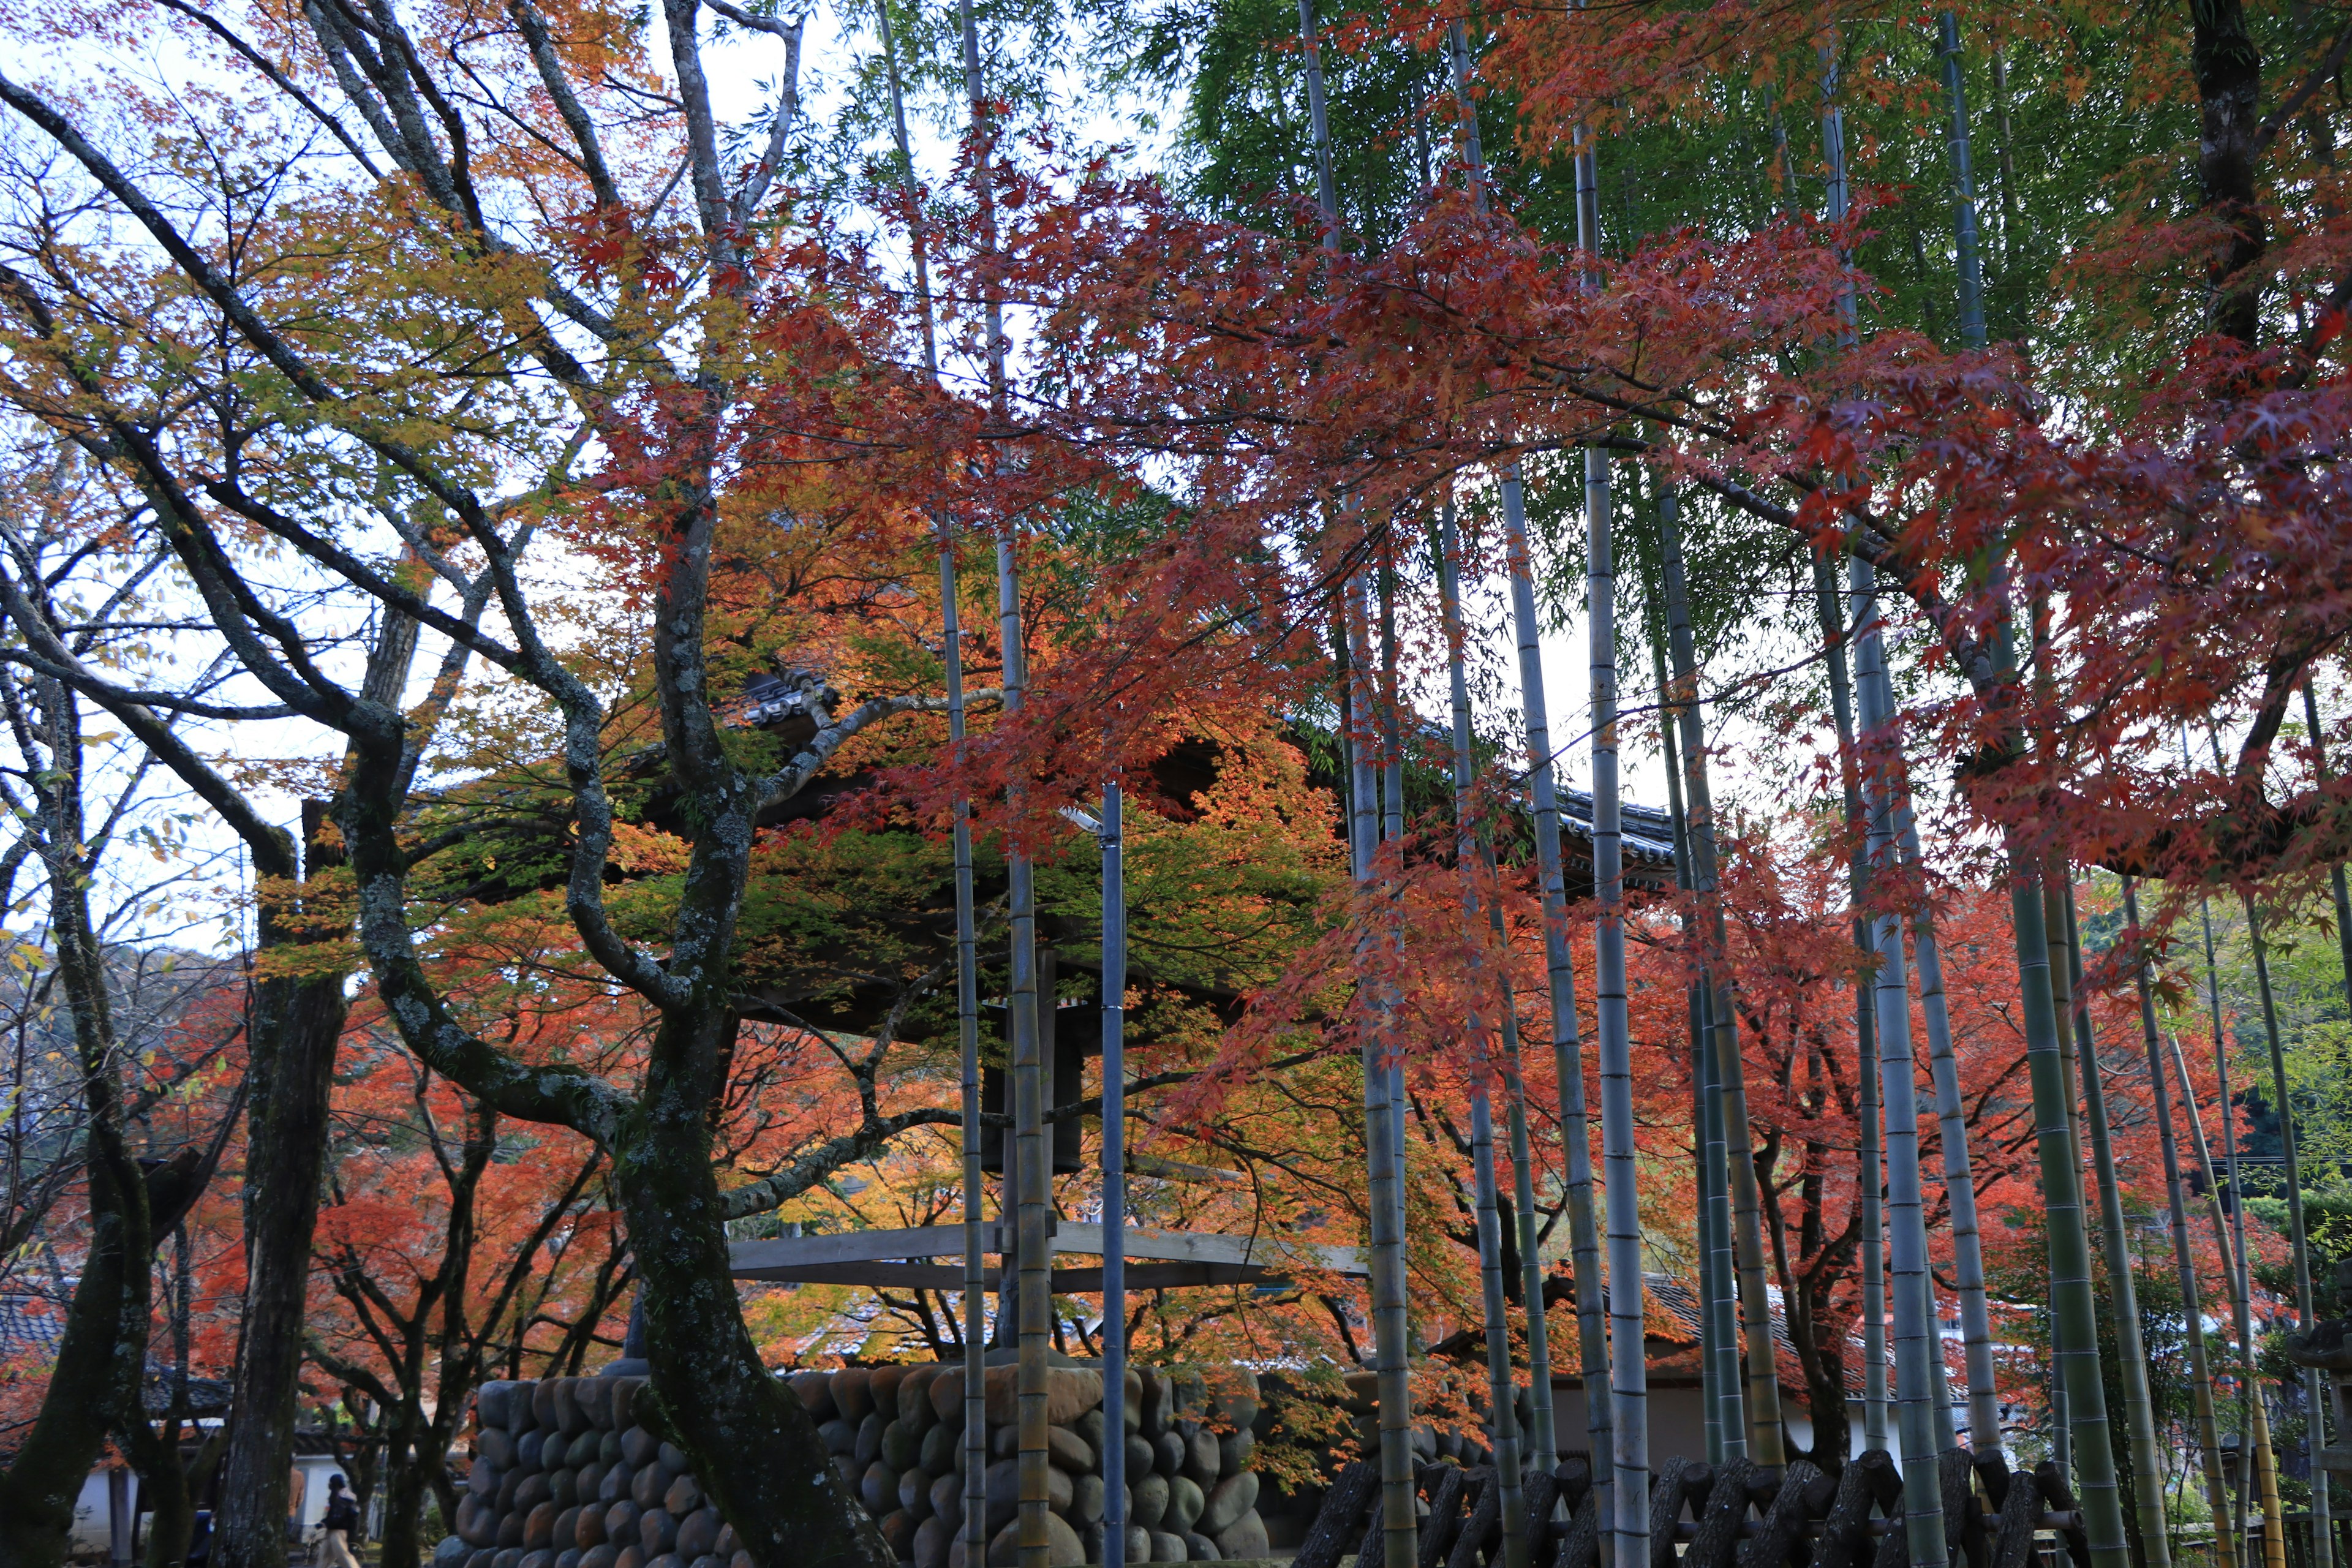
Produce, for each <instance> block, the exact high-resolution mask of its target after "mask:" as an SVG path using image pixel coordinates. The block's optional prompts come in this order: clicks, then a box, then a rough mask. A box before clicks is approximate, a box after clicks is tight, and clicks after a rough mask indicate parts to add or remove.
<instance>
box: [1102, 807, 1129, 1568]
mask: <svg viewBox="0 0 2352 1568" xmlns="http://www.w3.org/2000/svg"><path fill="white" fill-rule="evenodd" d="M1122 815H1123V809H1122V802H1121V801H1120V799H1119V787H1118V775H1117V774H1113V775H1112V776H1111V777H1110V778H1108V779H1106V780H1104V781H1103V793H1102V909H1103V914H1102V1129H1103V1131H1102V1178H1103V1208H1102V1230H1103V1254H1102V1260H1103V1278H1102V1297H1103V1327H1102V1336H1103V1342H1102V1363H1103V1451H1102V1477H1103V1547H1102V1560H1103V1568H1125V1564H1126V1562H1127V1497H1126V1492H1127V1231H1126V1226H1127V1055H1126V1022H1127V860H1126V848H1125V843H1124V839H1123V837H1122V832H1123V828H1122V824H1121V816H1122Z"/></svg>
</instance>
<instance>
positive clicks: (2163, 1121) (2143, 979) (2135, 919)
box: [2124, 878, 2238, 1568]
mask: <svg viewBox="0 0 2352 1568" xmlns="http://www.w3.org/2000/svg"><path fill="white" fill-rule="evenodd" d="M2124 918H2125V919H2126V920H2127V921H2130V922H2131V924H2132V929H2133V930H2135V931H2137V930H2138V929H2139V889H2137V887H2135V886H2134V885H2133V884H2132V882H2131V880H2130V879H2128V878H2127V879H2125V882H2124ZM2132 980H2133V984H2135V986H2136V987H2137V990H2138V993H2139V1029H2140V1043H2141V1044H2142V1045H2143V1046H2144V1047H2147V1082H2148V1094H2149V1102H2150V1104H2151V1105H2152V1106H2153V1108H2154V1110H2155V1111H2156V1133H2157V1139H2158V1143H2159V1144H2160V1146H2161V1147H2162V1149H2163V1152H2164V1200H2165V1213H2166V1216H2167V1218H2168V1219H2169V1220H2170V1222H2171V1226H2172V1266H2173V1269H2174V1271H2175V1273H2176V1274H2177V1275H2178V1276H2179V1281H2180V1317H2181V1322H2182V1324H2183V1332H2184V1337H2185V1338H2186V1339H2187V1341H2188V1344H2189V1399H2190V1403H2191V1405H2192V1407H2193V1411H2194V1415H2195V1419H2196V1422H2197V1451H2198V1456H2199V1458H2200V1459H2201V1461H2202V1462H2203V1466H2204V1470H2205V1499H2206V1503H2207V1505H2208V1506H2209V1507H2210V1509H2211V1510H2212V1511H2213V1526H2214V1528H2213V1561H2214V1568H2235V1564H2236V1563H2237V1560H2238V1552H2237V1542H2235V1541H2234V1540H2233V1539H2231V1535H2232V1532H2231V1531H2230V1530H2229V1529H2228V1528H2227V1521H2228V1520H2229V1516H2230V1483H2229V1481H2228V1479H2227V1478H2226V1477H2224V1476H2223V1475H2222V1473H2221V1426H2220V1424H2219V1423H2218V1422H2217V1421H2216V1420H2215V1419H2214V1412H2213V1373H2212V1367H2211V1363H2210V1362H2209V1361H2208V1360H2207V1359H2206V1354H2205V1311H2204V1308H2203V1306H2202V1305H2201V1304H2200V1299H2199V1292H2198V1289H2197V1265H2196V1261H2195V1259H2194V1258H2193V1257H2192V1256H2191V1255H2190V1252H2189V1208H2188V1204H2187V1202H2186V1200H2185V1199H2184V1198H2183V1197H2182V1188H2181V1181H2180V1148H2179V1142H2178V1141H2177V1140H2176V1139H2175V1138H2174V1136H2173V1131H2172V1096H2171V1094H2170V1093H2169V1092H2168V1090H2167V1089H2166V1085H2165V1079H2166V1076H2167V1070H2166V1068H2165V1065H2164V1043H2163V1041H2162V1039H2161V1038H2160V1037H2158V1032H2157V1026H2156V992H2155V988H2154V987H2153V986H2151V985H2150V984H2148V977H2147V957H2146V955H2145V954H2143V955H2142V956H2141V957H2140V960H2139V962H2138V963H2135V964H2134V965H2133V966H2132Z"/></svg>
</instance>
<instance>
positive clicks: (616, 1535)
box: [434, 1363, 1273, 1568]
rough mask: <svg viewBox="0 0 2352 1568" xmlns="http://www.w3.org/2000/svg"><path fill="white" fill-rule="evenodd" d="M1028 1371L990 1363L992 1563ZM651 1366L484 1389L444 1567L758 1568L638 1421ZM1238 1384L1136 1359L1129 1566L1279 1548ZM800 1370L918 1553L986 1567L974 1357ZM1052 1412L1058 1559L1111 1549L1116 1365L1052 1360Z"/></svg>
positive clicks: (901, 1549) (905, 1553) (1007, 1545)
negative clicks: (971, 1545)
mask: <svg viewBox="0 0 2352 1568" xmlns="http://www.w3.org/2000/svg"><path fill="white" fill-rule="evenodd" d="M1015 1376H1016V1372H1015V1369H1014V1368H1013V1367H1012V1366H1011V1365H1003V1366H991V1367H989V1368H988V1369H987V1376H986V1383H987V1402H986V1414H985V1419H986V1426H985V1427H984V1431H983V1436H984V1437H985V1440H986V1452H987V1455H988V1459H987V1469H986V1471H985V1473H984V1480H983V1484H984V1487H985V1489H986V1496H987V1500H986V1504H985V1506H986V1509H987V1513H986V1517H985V1525H986V1531H987V1534H988V1538H989V1548H988V1552H987V1562H988V1564H989V1568H1010V1565H1011V1564H1012V1563H1013V1562H1014V1559H1015V1544H1014V1538H1015V1534H1016V1530H1017V1527H1016V1525H1015V1524H1014V1522H1013V1520H1014V1515H1015V1512H1016V1511H1017V1509H1018V1504H1019V1478H1018V1470H1019V1460H1018V1458H1017V1453H1018V1433H1017V1430H1016V1428H1015V1426H1014V1413H1015V1390H1014V1381H1015ZM644 1381H645V1380H644V1379H642V1378H636V1377H579V1378H552V1379H548V1380H545V1381H541V1382H521V1383H504V1382H501V1383H489V1384H483V1385H482V1387H481V1389H480V1390H479V1392H478V1394H477V1395H476V1398H475V1419H476V1422H477V1431H476V1434H475V1437H474V1460H473V1464H472V1466H471V1468H470V1469H469V1471H468V1473H467V1482H466V1492H465V1496H464V1499H463V1500H462V1501H461V1502H460V1504H459V1506H458V1510H457V1519H456V1521H454V1523H455V1525H456V1527H457V1533H456V1534H454V1535H452V1536H450V1537H449V1538H447V1539H446V1540H445V1541H443V1542H441V1544H440V1547H439V1548H438V1549H437V1550H436V1552H435V1553H434V1563H435V1568H753V1565H752V1563H751V1556H750V1554H749V1553H748V1552H743V1551H741V1550H740V1548H739V1546H738V1544H737V1542H736V1540H735V1532H734V1531H733V1530H732V1528H731V1527H730V1526H729V1525H728V1524H727V1523H726V1521H724V1520H722V1519H720V1518H719V1510H717V1509H716V1508H714V1507H712V1506H710V1505H709V1502H708V1501H707V1500H705V1499H704V1497H703V1495H702V1489H701V1488H700V1486H699V1485H698V1483H697V1482H696V1479H695V1477H694V1475H693V1473H692V1471H691V1470H690V1469H689V1468H688V1464H687V1459H686V1456H685V1455H684V1454H682V1453H680V1452H679V1451H678V1450H677V1448H676V1447H672V1446H671V1445H669V1444H667V1443H665V1442H663V1441H661V1439H660V1438H659V1437H658V1436H656V1435H655V1434H654V1433H652V1432H651V1431H649V1430H647V1429H646V1427H644V1426H639V1425H636V1424H635V1421H634V1419H633V1411H634V1409H635V1401H636V1394H637V1391H638V1389H639V1388H641V1387H642V1386H643V1385H644ZM1219 1384H1220V1389H1219V1391H1218V1392H1217V1393H1214V1394H1213V1393H1212V1392H1211V1391H1210V1389H1209V1388H1208V1386H1207V1384H1205V1383H1204V1382H1203V1380H1202V1378H1201V1377H1200V1376H1199V1375H1198V1374H1197V1373H1181V1372H1180V1373H1176V1374H1174V1375H1172V1376H1171V1374H1169V1373H1161V1372H1157V1371H1150V1370H1147V1371H1141V1372H1138V1371H1133V1370H1130V1371H1129V1373H1128V1389H1127V1419H1126V1423H1125V1425H1126V1426H1127V1431H1126V1432H1125V1433H1124V1434H1123V1440H1124V1443H1125V1447H1126V1451H1127V1518H1128V1521H1129V1531H1128V1542H1127V1560H1128V1562H1129V1563H1182V1562H1203V1561H1208V1562H1213V1561H1217V1560H1221V1559H1228V1558H1260V1557H1264V1556H1265V1555H1266V1554H1267V1551H1268V1541H1267V1532H1266V1523H1265V1519H1264V1517H1263V1516H1262V1515H1261V1514H1260V1512H1259V1510H1258V1502H1259V1496H1258V1491H1259V1481H1258V1476H1257V1474H1256V1472H1255V1470H1254V1469H1252V1468H1251V1455H1252V1452H1253V1450H1254V1449H1255V1446H1256V1438H1255V1435H1254V1433H1253V1430H1252V1427H1253V1425H1254V1424H1255V1422H1257V1421H1258V1419H1259V1415H1260V1413H1259V1409H1258V1403H1257V1398H1256V1384H1255V1380H1253V1379H1251V1378H1250V1376H1249V1374H1248V1373H1220V1374H1219ZM789 1385H790V1386H791V1388H792V1390H793V1393H794V1394H797V1395H798V1396H799V1398H800V1401H801V1403H802V1404H803V1405H804V1406H805V1407H806V1408H807V1410H808V1412H809V1414H810V1415H811V1416H812V1417H814V1419H815V1421H816V1422H817V1424H818V1425H817V1429H818V1433H819V1435H820V1436H822V1437H823V1438H824V1443H825V1446H826V1447H827V1448H828V1449H829V1450H830V1451H831V1452H832V1454H833V1456H834V1463H835V1466H836V1467H837V1468H839V1470H840V1472H841V1475H842V1479H844V1480H845V1482H846V1483H847V1484H848V1487H849V1489H850V1491H851V1493H852V1495H854V1496H856V1498H857V1499H858V1500H859V1501H860V1502H862V1503H863V1504H864V1506H865V1507H866V1510H867V1511H868V1512H870V1513H871V1514H872V1515H873V1516H874V1519H875V1521H876V1523H877V1525H878V1527H879V1528H880V1530H881V1533H882V1538H883V1540H884V1541H885V1542H887V1543H888V1544H889V1547H890V1549H891V1551H892V1552H893V1553H894V1554H896V1555H897V1557H898V1559H899V1561H901V1562H904V1563H912V1564H914V1568H966V1564H965V1562H964V1543H963V1540H962V1528H961V1527H962V1520H963V1502H964V1497H963V1494H964V1464H965V1450H964V1445H963V1426H964V1404H963V1400H964V1376H963V1367H962V1365H961V1363H919V1364H915V1365H892V1366H883V1367H871V1368H868V1367H855V1368H847V1369H845V1370H842V1371H839V1372H803V1373H796V1374H794V1375H793V1377H792V1378H791V1379H789ZM1227 1385H1230V1386H1227ZM1046 1414H1047V1419H1048V1421H1049V1423H1050V1426H1049V1438H1050V1443H1049V1448H1048V1458H1049V1460H1050V1462H1051V1465H1052V1469H1051V1472H1050V1477H1051V1485H1050V1489H1049V1490H1050V1506H1051V1508H1052V1516H1051V1520H1050V1521H1049V1525H1048V1530H1049V1533H1050V1536H1051V1540H1052V1552H1053V1563H1054V1564H1055V1568H1076V1565H1077V1564H1080V1563H1098V1562H1100V1561H1101V1560H1102V1546H1103V1538H1102V1517H1103V1502H1104V1492H1103V1479H1102V1456H1103V1449H1104V1446H1105V1443H1106V1440H1107V1436H1108V1434H1107V1433H1106V1430H1105V1426H1104V1417H1103V1409H1102V1373H1100V1372H1099V1371H1097V1370H1096V1369H1094V1368H1092V1367H1090V1366H1087V1365H1084V1364H1079V1363H1072V1364H1066V1365H1059V1366H1055V1367H1054V1368H1052V1369H1051V1370H1050V1372H1049V1373H1048V1390H1047V1412H1046ZM1267 1501H1268V1503H1269V1504H1271V1503H1272V1502H1273V1499H1271V1498H1269V1499H1268V1500H1267Z"/></svg>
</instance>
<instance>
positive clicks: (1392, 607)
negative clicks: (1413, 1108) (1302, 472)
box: [1378, 551, 1406, 1236]
mask: <svg viewBox="0 0 2352 1568" xmlns="http://www.w3.org/2000/svg"><path fill="white" fill-rule="evenodd" d="M1378 578H1379V583H1380V595H1381V686H1380V714H1381V726H1380V742H1381V843H1383V844H1394V843H1397V842H1398V841H1399V840H1401V839H1402V838H1403V837H1404V746H1403V738H1402V735H1401V734H1400V732H1399V730H1398V725H1397V703H1398V698H1397V635H1396V563H1395V562H1394V560H1393V559H1392V558H1391V555H1390V553H1389V552H1385V551H1384V552H1382V553H1381V564H1380V568H1379V572H1378ZM1391 1044H1392V1045H1393V1046H1394V1047H1396V1048H1395V1049H1394V1051H1393V1054H1392V1059H1391V1061H1390V1062H1389V1064H1388V1079H1387V1089H1388V1094H1389V1125H1390V1126H1391V1128H1393V1129H1394V1130H1395V1132H1394V1136H1395V1139H1396V1160H1397V1171H1396V1204H1397V1212H1396V1226H1397V1234H1398V1235H1399V1236H1402V1235H1404V1234H1405V1228H1406V1226H1405V1212H1404V1202H1405V1138H1404V1127H1405V1097H1404V1051H1403V1048H1402V1047H1403V1041H1402V1037H1399V1038H1398V1039H1397V1040H1395V1041H1393V1042H1391Z"/></svg>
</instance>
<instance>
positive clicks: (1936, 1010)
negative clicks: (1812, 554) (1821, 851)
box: [1878, 667, 2000, 1454]
mask: <svg viewBox="0 0 2352 1568" xmlns="http://www.w3.org/2000/svg"><path fill="white" fill-rule="evenodd" d="M1879 679H1880V689H1879V699H1878V706H1879V711H1880V712H1881V713H1882V714H1884V715H1886V722H1887V723H1888V724H1890V725H1892V724H1894V723H1895V722H1896V721H1897V720H1898V719H1899V717H1900V715H1899V714H1898V713H1897V711H1896V710H1895V693H1894V689H1893V687H1892V685H1891V684H1890V683H1888V682H1887V679H1886V672H1885V668H1883V667H1882V668H1881V669H1880V671H1879ZM1889 746H1890V752H1889V754H1890V756H1891V757H1892V758H1893V766H1894V768H1895V776H1894V779H1893V784H1894V785H1895V789H1896V791H1897V794H1896V795H1895V829H1896V831H1897V833H1898V834H1899V835H1900V837H1901V840H1902V847H1903V858H1904V859H1905V860H1906V862H1908V863H1909V864H1911V865H1913V866H1916V867H1918V868H1921V870H1922V871H1923V872H1924V870H1925V868H1926V860H1925V858H1924V857H1923V855H1922V852H1921V849H1920V845H1919V828H1918V825H1917V823H1916V820H1915V819H1914V817H1913V816H1912V813H1911V801H1910V791H1909V787H1908V784H1907V783H1906V775H1905V773H1904V769H1903V760H1902V759H1903V754H1902V737H1901V735H1900V733H1899V732H1890V735H1889ZM1911 936H1912V947H1913V952H1914V954H1915V956H1916V960H1917V968H1918V974H1919V1011H1920V1013H1921V1015H1922V1016H1924V1017H1925V1018H1926V1019H1927V1051H1928V1065H1929V1068H1930V1069H1931V1071H1932V1072H1933V1074H1934V1077H1935V1080H1936V1116H1937V1121H1938V1122H1939V1123H1940V1124H1941V1128H1942V1132H1943V1155H1944V1194H1945V1200H1946V1206H1947V1209H1948V1213H1949V1215H1950V1224H1951V1234H1952V1274H1953V1278H1954V1281H1955V1282H1956V1283H1957V1284H1958V1287H1959V1289H1958V1296H1959V1303H1960V1334H1961V1342H1962V1344H1963V1345H1964V1347H1965V1349H1966V1352H1967V1357H1968V1372H1969V1443H1970V1445H1971V1446H1972V1447H1974V1448H1975V1450H1976V1451H1977V1452H1978V1453H1980V1454H1981V1453H1986V1452H1990V1451H1991V1450H1992V1449H1997V1448H1999V1447H2000V1392H1999V1390H1998V1389H1997V1388H1996V1387H1995V1386H1994V1383H1993V1359H1992V1318H1991V1312H1990V1309H1989V1307H1988V1305H1987V1302H1986V1299H1985V1280H1984V1246H1983V1237H1982V1231H1981V1229H1980V1226H1979V1220H1978V1217H1977V1185H1976V1175H1975V1172H1974V1170H1973V1168H1972V1165H1971V1163H1970V1160H1969V1127H1968V1108H1967V1103H1966V1102H1965V1101H1964V1100H1962V1099H1961V1096H1960V1069H1959V1061H1958V1058H1957V1057H1956V1056H1955V1055H1954V1054H1953V1050H1952V1016H1951V1009H1950V1006H1949V1005H1948V1002H1947V1000H1946V997H1945V994H1944V957H1943V949H1942V946H1941V944H1940V943H1939V942H1937V936H1936V918H1935V915H1934V913H1933V911H1932V910H1930V909H1929V907H1928V906H1927V903H1926V902H1925V901H1924V900H1923V901H1922V902H1921V903H1920V905H1919V908H1918V909H1917V910H1915V911H1914V912H1913V914H1912V917H1911Z"/></svg>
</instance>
